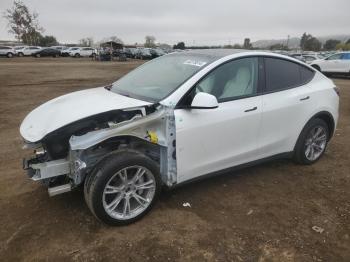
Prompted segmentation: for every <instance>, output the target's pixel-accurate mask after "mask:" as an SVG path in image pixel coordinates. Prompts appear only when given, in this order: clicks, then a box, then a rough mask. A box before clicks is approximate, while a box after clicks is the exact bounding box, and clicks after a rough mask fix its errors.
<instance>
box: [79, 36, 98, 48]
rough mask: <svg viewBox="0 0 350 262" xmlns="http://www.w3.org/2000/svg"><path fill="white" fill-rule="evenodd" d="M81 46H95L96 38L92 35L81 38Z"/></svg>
mask: <svg viewBox="0 0 350 262" xmlns="http://www.w3.org/2000/svg"><path fill="white" fill-rule="evenodd" d="M79 45H80V46H90V47H91V46H93V45H94V39H93V38H92V37H85V38H82V39H80V40H79Z"/></svg>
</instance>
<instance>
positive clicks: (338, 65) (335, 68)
mask: <svg viewBox="0 0 350 262" xmlns="http://www.w3.org/2000/svg"><path fill="white" fill-rule="evenodd" d="M311 66H312V67H314V68H316V69H317V70H319V71H321V72H322V73H325V74H347V75H350V52H340V53H337V54H333V55H331V56H328V57H327V58H325V59H318V60H314V61H313V62H312V63H311Z"/></svg>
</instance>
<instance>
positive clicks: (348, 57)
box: [341, 53, 350, 60]
mask: <svg viewBox="0 0 350 262" xmlns="http://www.w3.org/2000/svg"><path fill="white" fill-rule="evenodd" d="M341 59H342V60H350V53H345V54H342V56H341Z"/></svg>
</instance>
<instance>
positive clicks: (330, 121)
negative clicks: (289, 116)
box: [304, 111, 335, 141]
mask: <svg viewBox="0 0 350 262" xmlns="http://www.w3.org/2000/svg"><path fill="white" fill-rule="evenodd" d="M315 118H319V119H322V120H323V121H325V122H326V124H327V126H328V130H329V138H328V141H329V140H330V139H331V138H332V136H333V134H334V131H335V121H334V117H333V115H332V114H331V113H330V112H328V111H320V112H318V113H316V114H314V115H313V116H312V117H311V118H310V119H309V120H308V121H307V122H306V124H305V125H304V127H305V126H306V125H307V124H308V123H309V122H310V121H311V120H312V119H315Z"/></svg>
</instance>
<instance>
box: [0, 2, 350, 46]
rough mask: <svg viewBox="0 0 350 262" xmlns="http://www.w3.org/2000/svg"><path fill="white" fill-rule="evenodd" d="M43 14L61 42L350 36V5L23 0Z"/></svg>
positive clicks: (1, 33) (2, 34)
mask: <svg viewBox="0 0 350 262" xmlns="http://www.w3.org/2000/svg"><path fill="white" fill-rule="evenodd" d="M22 1H23V2H24V3H25V4H26V5H27V6H28V7H29V9H30V10H31V11H36V12H38V13H39V23H40V25H41V26H42V27H44V28H45V32H44V34H47V35H54V36H56V38H57V39H58V41H59V42H61V43H76V42H77V41H78V40H79V39H81V38H84V37H93V38H94V40H95V41H100V40H102V39H103V38H105V37H109V36H117V37H119V38H121V39H122V40H123V42H124V43H127V44H134V43H144V41H145V36H146V35H153V36H155V38H156V41H157V42H160V43H169V44H174V43H177V42H179V41H184V42H185V43H186V45H225V44H234V43H242V42H243V39H244V38H246V37H248V38H250V39H251V40H252V41H256V40H261V39H284V38H287V36H288V35H290V36H291V37H294V36H297V37H299V36H301V35H302V33H303V32H308V33H311V34H312V35H315V36H328V35H337V34H349V33H350V12H349V11H350V0H332V1H330V0H249V1H243V0H241V1H236V0H176V1H169V0H147V1H144V0H127V1H120V0H119V1H118V0H99V1H96V0H94V1H91V0H22ZM12 3H13V0H1V1H0V12H1V17H0V39H1V40H7V39H14V37H13V36H12V35H10V34H9V33H8V29H7V21H6V20H5V18H3V16H2V14H3V12H4V11H5V10H6V9H7V8H9V7H11V6H12Z"/></svg>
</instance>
